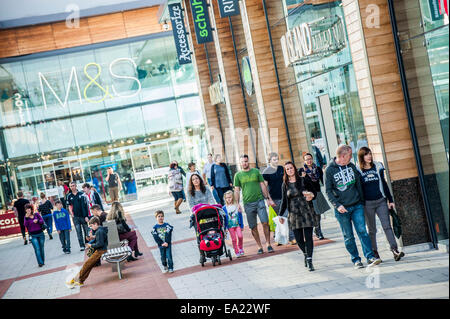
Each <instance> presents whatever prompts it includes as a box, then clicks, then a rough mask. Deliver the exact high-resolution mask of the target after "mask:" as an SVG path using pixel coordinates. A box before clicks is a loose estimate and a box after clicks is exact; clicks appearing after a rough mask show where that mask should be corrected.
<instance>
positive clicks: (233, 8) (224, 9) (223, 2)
mask: <svg viewBox="0 0 450 319" xmlns="http://www.w3.org/2000/svg"><path fill="white" fill-rule="evenodd" d="M217 2H218V4H219V10H220V17H221V18H224V17H231V16H236V15H239V14H240V12H239V1H238V0H217Z"/></svg>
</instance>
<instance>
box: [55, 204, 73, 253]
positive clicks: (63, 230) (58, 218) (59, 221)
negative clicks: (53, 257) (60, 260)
mask: <svg viewBox="0 0 450 319" xmlns="http://www.w3.org/2000/svg"><path fill="white" fill-rule="evenodd" d="M55 206H56V210H55V211H53V220H54V221H55V226H56V230H57V231H58V234H59V240H61V244H62V249H63V252H64V253H65V254H70V232H71V231H72V225H71V224H70V214H69V212H68V211H67V210H65V209H64V208H63V205H62V203H61V201H60V200H57V201H55Z"/></svg>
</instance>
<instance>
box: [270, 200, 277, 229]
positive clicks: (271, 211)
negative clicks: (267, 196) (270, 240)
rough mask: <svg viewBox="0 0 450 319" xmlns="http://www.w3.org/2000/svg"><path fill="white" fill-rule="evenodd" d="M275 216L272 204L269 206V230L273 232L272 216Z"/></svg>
mask: <svg viewBox="0 0 450 319" xmlns="http://www.w3.org/2000/svg"><path fill="white" fill-rule="evenodd" d="M274 217H277V213H276V212H275V209H273V207H272V206H269V228H270V231H271V232H275V227H276V226H275V223H274V221H273V218H274Z"/></svg>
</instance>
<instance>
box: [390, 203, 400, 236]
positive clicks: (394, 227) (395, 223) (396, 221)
mask: <svg viewBox="0 0 450 319" xmlns="http://www.w3.org/2000/svg"><path fill="white" fill-rule="evenodd" d="M389 215H390V216H391V217H392V230H393V231H394V234H395V237H397V238H400V236H401V235H402V222H401V220H400V217H398V214H397V212H396V211H395V209H393V208H391V209H389Z"/></svg>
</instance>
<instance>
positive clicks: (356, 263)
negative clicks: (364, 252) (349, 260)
mask: <svg viewBox="0 0 450 319" xmlns="http://www.w3.org/2000/svg"><path fill="white" fill-rule="evenodd" d="M354 268H355V269H361V268H364V265H363V263H362V262H361V261H357V262H355V266H354Z"/></svg>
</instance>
